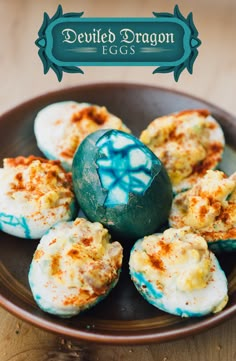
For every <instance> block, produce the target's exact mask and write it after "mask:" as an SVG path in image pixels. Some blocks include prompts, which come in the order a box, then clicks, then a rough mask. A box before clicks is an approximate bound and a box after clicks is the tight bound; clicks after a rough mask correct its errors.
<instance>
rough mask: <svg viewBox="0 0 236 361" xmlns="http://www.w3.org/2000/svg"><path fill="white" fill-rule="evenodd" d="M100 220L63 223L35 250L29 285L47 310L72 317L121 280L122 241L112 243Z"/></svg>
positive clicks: (78, 219)
mask: <svg viewBox="0 0 236 361" xmlns="http://www.w3.org/2000/svg"><path fill="white" fill-rule="evenodd" d="M109 241H110V235H109V233H108V231H107V230H106V229H105V228H103V226H102V225H101V224H100V223H91V222H89V221H87V220H85V219H83V218H77V219H76V220H75V221H74V222H61V223H58V224H57V225H55V226H54V227H52V228H51V229H50V231H49V232H48V233H47V234H46V235H44V236H43V237H42V239H41V241H40V243H39V245H38V247H37V249H36V251H35V254H34V257H33V260H32V263H31V266H30V270H29V284H30V287H31V290H32V293H33V297H34V299H35V301H36V303H37V304H38V306H39V307H40V308H41V309H42V310H43V311H45V312H48V313H51V314H54V315H57V316H60V317H72V316H75V315H77V314H79V313H80V312H81V311H83V310H85V309H87V308H90V307H92V306H94V305H95V304H96V303H98V302H99V301H101V300H102V299H103V298H104V297H105V296H107V294H108V293H109V292H110V291H111V289H112V288H113V287H114V286H115V285H116V283H117V281H118V279H119V273H120V269H121V264H122V253H123V250H122V247H121V245H120V243H118V242H113V243H110V242H109Z"/></svg>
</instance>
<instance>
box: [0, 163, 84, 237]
mask: <svg viewBox="0 0 236 361" xmlns="http://www.w3.org/2000/svg"><path fill="white" fill-rule="evenodd" d="M3 165H4V167H3V168H1V169H0V185H1V186H0V229H1V230H2V231H4V232H6V233H9V234H12V235H14V236H17V237H21V238H40V237H42V235H43V234H44V233H45V232H46V231H47V230H48V229H49V228H50V227H51V226H53V225H54V224H55V223H57V222H59V221H63V220H64V221H65V220H71V219H74V218H75V217H76V213H77V205H76V200H75V196H74V193H73V191H72V179H71V174H69V173H66V172H65V171H64V169H63V168H62V167H61V166H60V162H59V161H52V160H47V159H43V158H39V157H34V156H29V157H16V158H6V159H4V161H3Z"/></svg>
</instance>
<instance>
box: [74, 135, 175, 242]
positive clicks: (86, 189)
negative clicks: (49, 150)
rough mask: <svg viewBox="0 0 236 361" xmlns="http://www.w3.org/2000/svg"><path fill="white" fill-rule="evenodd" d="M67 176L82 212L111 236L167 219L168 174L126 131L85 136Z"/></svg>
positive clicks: (150, 228)
mask: <svg viewBox="0 0 236 361" xmlns="http://www.w3.org/2000/svg"><path fill="white" fill-rule="evenodd" d="M72 177H73V185H74V191H75V194H76V197H77V200H78V202H79V204H80V206H81V208H82V210H83V212H84V213H85V215H86V216H87V217H88V219H89V220H90V221H97V222H101V223H102V224H103V225H104V226H105V227H107V228H108V229H109V231H110V232H111V234H112V236H113V237H114V238H116V239H120V240H128V239H137V238H140V237H143V236H144V235H147V234H150V233H153V232H155V231H156V230H158V229H159V228H160V227H161V226H162V225H163V224H164V223H165V222H166V220H167V218H168V215H169V211H170V207H171V202H172V187H171V183H170V180H169V177H168V175H167V172H166V170H165V168H164V167H163V165H162V163H161V161H160V160H159V159H158V158H157V157H156V156H155V155H154V153H152V151H150V150H149V149H148V148H147V147H146V146H145V145H144V144H143V143H142V142H140V141H139V140H138V139H137V138H136V137H134V136H133V135H131V134H127V133H124V132H122V131H118V130H109V129H108V130H102V131H97V132H94V133H93V134H91V135H89V136H88V137H87V138H86V139H85V140H84V141H83V142H82V143H81V145H80V146H79V148H78V150H77V152H76V154H75V157H74V160H73V165H72Z"/></svg>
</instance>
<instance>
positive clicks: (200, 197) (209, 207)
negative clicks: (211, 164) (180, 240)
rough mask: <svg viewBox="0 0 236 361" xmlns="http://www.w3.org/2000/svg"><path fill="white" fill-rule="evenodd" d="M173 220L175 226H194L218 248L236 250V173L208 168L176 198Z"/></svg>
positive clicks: (215, 248)
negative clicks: (226, 173)
mask: <svg viewBox="0 0 236 361" xmlns="http://www.w3.org/2000/svg"><path fill="white" fill-rule="evenodd" d="M169 221H170V225H171V226H172V227H175V228H181V227H183V226H190V227H192V228H193V229H194V230H195V231H197V232H198V233H200V234H201V235H202V236H203V237H204V238H205V239H206V241H207V242H208V244H209V247H210V248H211V249H212V250H214V251H220V250H226V251H231V250H236V173H234V174H232V175H231V176H230V177H227V176H226V175H225V174H224V173H223V172H221V171H217V170H215V171H213V170H209V171H207V173H206V175H205V176H204V177H203V178H201V179H199V180H198V182H197V183H196V184H195V185H194V186H193V188H191V189H190V190H188V191H186V192H183V193H180V194H178V195H177V196H176V197H175V199H174V201H173V204H172V209H171V213H170V219H169Z"/></svg>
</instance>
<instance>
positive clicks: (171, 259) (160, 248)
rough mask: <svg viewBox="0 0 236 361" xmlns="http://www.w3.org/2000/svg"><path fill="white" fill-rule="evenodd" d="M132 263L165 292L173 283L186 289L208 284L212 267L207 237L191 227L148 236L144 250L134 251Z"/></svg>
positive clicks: (136, 269) (190, 289)
mask: <svg viewBox="0 0 236 361" xmlns="http://www.w3.org/2000/svg"><path fill="white" fill-rule="evenodd" d="M131 265H132V267H133V268H134V269H135V271H137V272H142V273H144V275H145V277H146V279H147V280H148V281H149V282H150V283H152V284H154V285H156V287H157V289H158V290H159V291H160V292H163V293H165V289H166V288H168V287H169V285H170V284H172V285H173V283H175V284H176V288H177V289H178V290H179V291H183V292H191V291H193V290H199V289H203V288H205V287H206V286H207V284H208V282H209V281H210V278H211V267H213V265H212V262H211V257H210V253H209V251H208V248H207V243H206V241H205V240H204V238H202V237H201V236H198V235H196V234H193V233H191V230H190V228H189V227H184V228H182V229H173V228H170V229H168V230H166V231H165V232H164V233H163V234H161V235H151V236H148V237H145V238H144V240H143V243H142V250H137V249H136V250H135V251H134V252H133V255H132V260H131Z"/></svg>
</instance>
